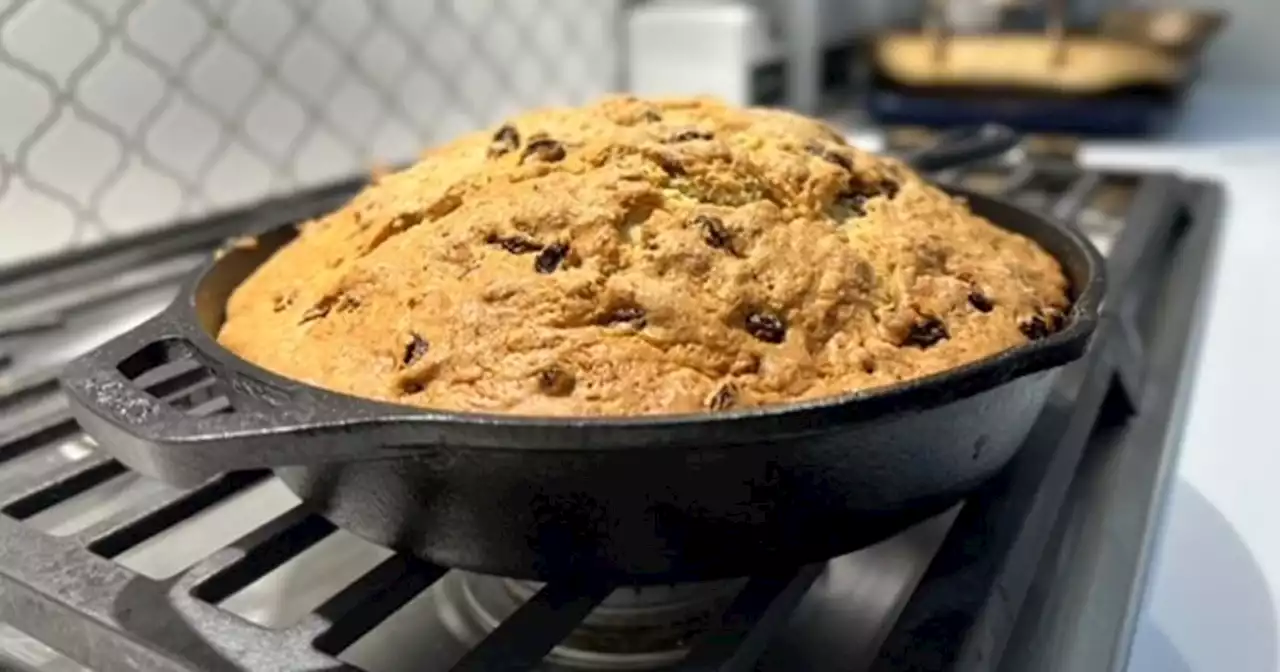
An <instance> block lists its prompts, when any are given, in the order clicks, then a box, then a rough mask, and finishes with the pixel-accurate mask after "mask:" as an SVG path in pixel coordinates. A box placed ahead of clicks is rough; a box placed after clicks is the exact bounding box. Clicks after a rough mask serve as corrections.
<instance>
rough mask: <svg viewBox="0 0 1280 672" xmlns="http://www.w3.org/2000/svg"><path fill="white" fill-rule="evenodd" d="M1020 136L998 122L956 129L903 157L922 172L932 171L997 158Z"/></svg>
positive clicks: (1013, 146) (1016, 142) (1015, 143)
mask: <svg viewBox="0 0 1280 672" xmlns="http://www.w3.org/2000/svg"><path fill="white" fill-rule="evenodd" d="M1021 141H1022V137H1021V136H1020V135H1018V133H1017V132H1016V131H1014V130H1013V129H1011V128H1009V127H1007V126H1001V125H1000V124H983V125H981V126H977V127H964V128H956V129H952V130H950V131H947V132H946V133H943V134H942V135H940V136H939V137H938V140H937V141H936V142H935V143H934V144H933V145H932V146H930V147H926V148H925V149H921V150H916V151H914V152H910V153H907V154H905V155H903V156H902V160H903V161H905V162H907V163H908V164H910V165H911V167H912V168H915V169H916V170H918V171H920V172H922V173H935V172H938V171H941V170H947V169H949V168H958V167H960V166H964V165H967V164H970V163H976V162H979V161H985V160H988V159H993V158H996V157H998V156H1000V155H1002V154H1004V153H1006V152H1008V151H1010V150H1012V149H1013V148H1015V147H1017V146H1018V143H1020V142H1021Z"/></svg>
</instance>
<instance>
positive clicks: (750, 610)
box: [0, 152, 1221, 672]
mask: <svg viewBox="0 0 1280 672" xmlns="http://www.w3.org/2000/svg"><path fill="white" fill-rule="evenodd" d="M940 179H944V180H953V181H957V182H962V183H965V184H967V185H969V186H971V187H974V188H977V189H980V190H985V191H991V192H999V193H1003V194H1004V195H1005V196H1006V197H1008V198H1010V199H1012V200H1015V201H1018V202H1021V203H1023V204H1025V205H1027V206H1028V207H1033V208H1040V209H1045V210H1047V211H1049V212H1052V213H1055V214H1056V215H1058V216H1060V217H1062V218H1063V219H1064V221H1070V222H1072V224H1071V225H1075V226H1080V227H1081V228H1082V229H1084V230H1085V231H1086V232H1087V233H1088V234H1089V235H1090V237H1091V239H1092V240H1094V242H1095V244H1096V245H1098V247H1099V248H1100V249H1101V250H1103V251H1104V253H1106V254H1107V255H1108V266H1109V269H1108V270H1109V276H1110V287H1111V290H1110V293H1109V294H1108V299H1107V305H1106V307H1105V313H1106V315H1105V319H1104V321H1103V324H1102V325H1101V326H1100V328H1099V333H1098V336H1097V338H1096V339H1095V341H1094V345H1093V347H1092V349H1091V351H1090V353H1089V354H1088V355H1087V356H1086V357H1085V358H1084V359H1083V360H1081V361H1079V362H1077V363H1075V364H1072V365H1071V366H1068V367H1066V368H1064V369H1063V370H1062V371H1061V372H1060V373H1059V374H1058V378H1057V382H1056V387H1055V390H1054V393H1053V395H1052V397H1051V399H1050V401H1049V403H1048V405H1047V406H1046V408H1045V410H1044V412H1043V413H1042V415H1041V416H1040V418H1039V419H1038V421H1037V424H1036V425H1035V427H1034V429H1033V430H1032V433H1031V436H1030V438H1029V439H1028V441H1027V444H1026V445H1025V446H1024V447H1023V449H1022V450H1021V452H1020V454H1019V455H1018V457H1016V458H1015V459H1014V461H1013V462H1012V463H1011V464H1010V465H1009V467H1008V468H1007V469H1006V470H1005V471H1004V472H1003V473H1002V474H1001V475H1000V476H999V477H998V478H996V479H995V480H994V481H992V482H991V483H990V484H989V485H988V486H986V488H985V489H984V490H983V491H982V492H981V493H980V494H978V495H977V496H975V497H973V498H970V499H969V500H967V501H966V502H965V503H964V504H963V505H961V506H959V507H957V509H955V510H952V511H949V512H947V513H946V514H944V515H942V516H939V517H938V518H935V519H933V520H930V521H927V522H925V523H923V524H921V525H920V526H918V527H916V528H914V529H912V530H909V531H908V532H906V533H904V534H903V535H900V536H899V537H895V538H893V539H890V540H888V541H886V542H884V543H882V544H880V545H878V546H875V547H872V548H870V549H866V550H864V551H861V552H858V553H854V554H851V555H847V556H842V557H839V558H835V559H832V560H831V561H829V562H827V563H825V564H821V565H816V566H809V567H800V568H796V569H795V570H793V571H791V572H782V573H780V574H772V575H763V576H754V577H747V578H743V579H739V580H735V581H726V582H716V583H712V584H703V585H678V586H669V587H646V588H643V589H631V588H624V589H619V590H618V591H616V592H615V593H614V594H612V595H610V596H609V597H607V598H606V599H605V600H604V602H603V603H601V604H600V606H599V607H595V608H594V609H593V608H592V605H594V604H596V602H597V601H598V596H592V595H589V594H586V592H589V591H586V592H584V591H583V590H582V589H581V588H579V587H575V586H573V585H568V584H552V585H548V586H545V587H544V586H537V585H532V584H528V583H522V582H516V581H509V580H506V579H501V578H498V577H483V576H478V575H473V574H467V573H464V572H458V571H446V570H444V569H443V568H439V567H435V566H432V565H430V564H428V563H425V562H422V561H419V560H414V559H410V558H407V557H404V556H401V555H397V554H395V553H393V552H391V551H389V550H387V549H383V548H380V547H376V546H374V545H372V544H369V543H367V542H364V541H363V540H360V539H358V538H356V537H354V536H353V535H350V534H348V533H346V532H344V531H342V530H336V529H334V528H333V526H332V525H330V524H329V523H327V522H325V521H323V520H321V519H319V518H317V517H315V516H313V515H310V514H309V513H308V512H307V511H305V510H303V509H302V508H300V507H299V506H298V505H297V500H296V498H294V497H293V496H292V495H291V494H290V493H288V492H287V490H285V489H284V488H283V486H282V485H280V484H279V483H278V482H277V481H276V480H275V479H274V478H272V477H271V476H270V475H269V474H265V473H236V474H228V475H225V476H223V477H220V478H218V479H215V480H214V481H212V482H210V483H207V484H205V485H203V486H201V487H198V488H194V489H189V490H179V489H177V488H174V487H171V486H168V485H166V484H162V483H158V482H155V481H151V480H149V479H146V478H144V477H141V476H139V475H136V474H133V473H131V472H128V471H127V470H126V469H125V468H124V467H122V466H121V465H120V464H118V463H117V462H115V461H114V460H112V459H110V458H109V457H107V456H105V455H104V454H103V453H102V452H100V451H98V450H97V448H96V447H95V446H94V444H93V442H92V440H91V439H88V438H87V437H85V436H84V434H83V433H82V432H81V431H80V429H79V427H78V426H77V425H76V423H75V421H74V420H73V419H71V417H70V415H69V414H68V412H67V407H66V403H65V401H64V400H63V399H62V397H61V394H60V392H59V391H58V388H57V384H56V380H55V378H54V376H55V375H56V373H57V369H58V366H59V364H60V363H61V362H64V361H66V359H67V358H69V357H70V356H72V355H74V354H76V353H78V352H80V351H82V350H84V349H86V348H88V347H91V346H92V345H93V344H94V343H96V342H99V341H101V340H104V339H105V338H107V337H109V336H110V335H112V334H113V333H116V332H118V331H120V330H122V329H124V328H127V327H128V326H129V325H131V324H133V323H136V322H137V321H139V320H141V319H142V318H143V317H145V316H146V315H147V314H149V313H150V312H153V311H155V310H157V309H158V308H160V307H161V306H162V305H163V303H164V302H165V301H167V300H168V298H170V297H171V296H172V295H173V293H174V292H175V290H176V286H175V282H176V280H177V278H179V277H181V276H182V275H183V274H184V273H186V272H188V271H189V270H190V269H192V268H193V267H194V266H195V265H196V264H198V263H200V261H201V260H202V259H203V258H205V257H206V256H207V255H208V254H209V253H210V251H212V250H213V249H214V248H215V247H217V246H218V245H219V244H220V243H221V242H222V241H223V240H225V239H226V238H229V237H231V236H233V235H235V234H236V233H237V232H238V231H241V230H243V229H246V228H249V227H251V226H254V225H258V224H262V223H263V222H265V221H271V222H284V221H296V220H299V219H303V218H307V217H310V216H314V215H317V214H320V213H323V212H325V211H327V210H329V209H331V208H332V207H333V206H334V205H335V204H336V203H338V202H339V201H341V200H343V199H345V198H346V197H348V196H349V195H350V194H351V193H352V192H353V190H354V189H356V188H358V186H359V185H358V184H357V183H354V182H353V183H348V184H341V185H336V186H334V187H331V188H328V189H325V190H321V191H317V192H312V193H306V194H300V195H297V196H294V197H291V198H288V199H283V200H280V201H276V202H272V203H268V204H265V205H262V206H259V207H256V208H253V209H252V210H247V211H244V212H238V213H231V214H228V215H224V216H220V217H217V218H215V219H211V220H205V221H201V222H193V223H191V224H189V225H185V226H182V227H178V228H175V229H171V230H167V231H163V232H158V233H154V234H150V235H148V236H147V237H146V238H144V239H135V240H132V241H125V242H120V243H113V244H111V245H110V246H109V247H104V248H98V249H93V250H85V251H83V252H77V253H74V254H71V255H67V256H64V257H62V258H58V259H51V260H47V261H43V262H38V263H34V264H29V265H27V266H24V267H20V268H15V269H10V270H0V622H4V623H9V624H11V625H12V626H14V627H16V628H17V629H18V630H21V631H22V632H24V633H26V634H27V635H29V636H31V637H33V638H35V639H36V640H39V641H41V642H43V643H45V644H47V645H48V647H50V648H51V649H53V650H56V651H59V652H61V653H62V654H65V655H66V656H67V657H69V658H71V659H74V660H76V661H79V662H80V663H83V664H85V665H87V666H88V667H90V668H92V669H95V670H101V671H103V672H107V671H113V670H137V669H145V670H272V671H274V670H320V669H325V670H328V669H356V670H366V671H367V672H390V671H391V670H426V671H428V672H431V671H434V670H450V669H453V670H457V669H466V670H472V669H476V670H480V669H484V670H488V669H495V666H497V667H500V668H501V669H530V668H532V667H535V666H538V665H541V666H543V667H545V668H547V669H650V668H656V669H698V670H704V669H716V670H750V669H762V670H871V671H874V672H889V671H902V670H913V671H914V670H940V671H941V670H946V671H952V672H959V671H976V670H996V669H1035V668H1034V667H1026V665H1030V664H1031V663H1028V662H1027V661H1030V660H1034V659H1035V655H1034V654H1033V653H1029V651H1032V650H1033V649H1034V648H1035V647H1036V646H1037V645H1038V642H1039V641H1040V639H1043V638H1044V637H1045V633H1046V632H1049V631H1053V630H1054V628H1058V630H1061V629H1062V628H1069V627H1071V625H1072V624H1071V623H1070V622H1069V620H1068V619H1069V617H1070V614H1073V613H1089V614H1091V618H1093V619H1094V623H1093V624H1094V625H1095V626H1097V625H1098V624H1099V623H1102V622H1107V623H1109V622H1110V621H1109V620H1107V619H1112V620H1114V622H1115V626H1114V627H1112V628H1110V629H1109V631H1111V632H1114V634H1115V637H1114V638H1113V639H1114V641H1110V642H1109V643H1108V644H1107V645H1108V646H1110V647H1111V648H1112V649H1114V651H1113V652H1112V654H1111V660H1112V661H1113V663H1111V664H1114V660H1115V659H1116V658H1117V657H1118V656H1122V655H1123V650H1124V649H1125V647H1126V646H1127V641H1128V629H1129V628H1130V627H1131V624H1132V623H1131V622H1132V612H1133V609H1134V608H1135V605H1136V604H1137V603H1138V601H1139V600H1140V596H1141V584H1142V578H1143V576H1144V572H1145V561H1144V558H1145V557H1146V552H1145V550H1146V549H1147V548H1148V547H1149V543H1150V536H1151V533H1152V530H1153V529H1154V526H1155V524H1154V522H1153V521H1150V520H1148V521H1147V522H1146V523H1145V524H1144V525H1143V526H1142V527H1141V528H1140V529H1139V528H1135V530H1134V538H1133V539H1132V540H1131V541H1132V546H1133V553H1131V554H1129V555H1126V556H1124V557H1125V558H1128V560H1126V562H1121V563H1119V564H1118V565H1117V564H1116V563H1112V566H1113V567H1115V566H1123V567H1124V568H1125V571H1124V572H1115V571H1113V574H1117V575H1118V577H1119V578H1114V577H1113V580H1114V581H1115V582H1116V585H1115V586H1113V588H1114V589H1115V590H1119V591H1124V592H1125V593H1126V594H1127V595H1128V598H1127V599H1124V600H1114V599H1113V600H1112V601H1111V602H1112V603H1119V604H1121V605H1122V607H1123V608H1122V609H1119V610H1117V609H1112V610H1111V611H1109V612H1107V613H1106V614H1103V615H1102V616H1098V612H1097V611H1096V610H1094V611H1089V610H1088V606H1089V604H1090V603H1089V602H1088V599H1089V598H1088V597H1087V596H1081V595H1080V594H1079V593H1078V592H1076V593H1072V592H1071V590H1070V586H1064V585H1063V583H1062V582H1061V581H1055V580H1054V577H1055V576H1059V577H1060V576H1067V575H1071V572H1070V571H1069V569H1070V568H1069V567H1068V564H1069V563H1070V562H1072V560H1071V559H1072V558H1073V557H1075V555H1078V554H1079V553H1080V552H1083V551H1081V549H1083V548H1085V546H1087V544H1085V542H1084V541H1081V540H1082V539H1085V540H1087V534H1085V536H1081V535H1082V534H1084V533H1082V532H1081V531H1080V530H1079V529H1077V528H1078V527H1079V525H1078V524H1076V523H1075V522H1073V521H1075V519H1076V518H1077V517H1078V515H1079V512H1080V511H1082V510H1085V509H1084V508H1082V507H1087V506H1088V505H1089V502H1090V501H1091V500H1089V499H1088V497H1087V496H1086V494H1082V493H1084V491H1087V488H1084V487H1083V486H1082V483H1083V482H1084V481H1085V480H1088V479H1092V478H1094V476H1093V475H1091V474H1093V473H1094V472H1096V471H1097V468H1096V467H1095V466H1091V465H1094V464H1095V463H1097V462H1099V460H1105V459H1108V458H1107V456H1108V455H1112V454H1120V453H1123V454H1124V455H1127V456H1128V459H1138V458H1139V457H1141V458H1142V459H1144V460H1146V459H1150V460H1151V464H1152V465H1156V464H1160V463H1162V462H1166V461H1167V460H1163V458H1162V455H1164V451H1167V450H1169V449H1170V448H1169V445H1170V444H1171V440H1170V437H1174V436H1176V434H1177V431H1178V429H1179V424H1180V422H1181V419H1180V417H1179V416H1178V400H1179V398H1180V397H1179V395H1180V394H1182V393H1183V392H1185V387H1186V384H1185V383H1186V376H1185V375H1184V373H1183V372H1184V369H1185V364H1186V361H1187V358H1188V356H1189V354H1188V353H1189V352H1190V351H1191V350H1192V348H1193V347H1194V345H1195V340H1196V339H1195V333H1196V329H1195V327H1196V324H1197V319H1198V312H1199V297H1200V294H1201V288H1202V287H1203V285H1204V284H1205V278H1206V277H1207V273H1208V272H1209V260H1210V259H1211V256H1212V250H1213V247H1214V241H1215V240H1216V235H1217V228H1218V208H1219V205H1220V200H1221V195H1220V191H1219V190H1218V189H1217V188H1216V187H1214V186H1212V185H1207V184H1202V183H1195V182H1188V181H1184V180H1182V179H1179V178H1177V177H1175V176H1173V175H1167V174H1132V173H1120V172H1108V171H1086V170H1081V169H1080V168H1079V167H1077V166H1075V165H1074V164H1073V163H1072V161H1071V157H1070V155H1069V152H1068V153H1067V154H1065V155H1062V154H1061V153H1060V152H1059V153H1058V154H1055V155H1054V156H1051V157H1045V156H1037V158H1035V159H1034V160H1028V159H1027V158H1026V157H1023V159H1022V160H1019V161H1012V162H1010V161H1005V162H1000V163H997V164H991V165H987V166H981V167H978V168H975V169H972V170H967V171H956V172H953V173H949V174H944V175H941V176H940ZM1144 464H1145V462H1144ZM1155 470H1156V467H1155V466H1152V467H1151V468H1150V469H1148V470H1147V471H1148V472H1149V474H1148V475H1149V476H1150V477H1149V478H1145V480H1144V481H1143V483H1144V485H1143V486H1142V487H1143V488H1144V490H1142V491H1141V492H1139V493H1138V495H1140V497H1139V501H1141V502H1145V505H1146V506H1152V507H1155V506H1157V505H1158V501H1157V500H1158V498H1159V496H1160V491H1161V488H1160V482H1161V481H1160V478H1159V474H1158V473H1156V471H1155ZM1095 499H1096V498H1095ZM1073 526H1074V527H1073ZM1086 532H1087V531H1086ZM1126 548H1127V547H1126ZM1130 555H1131V556H1132V557H1130ZM1064 600H1066V602H1064ZM1064 604H1070V605H1076V606H1079V605H1084V607H1082V608H1084V609H1085V611H1083V612H1082V611H1080V610H1079V609H1076V610H1074V611H1073V610H1072V609H1067V608H1066V607H1064ZM1064 614H1065V616H1064ZM1077 629H1078V628H1077ZM1095 629H1096V627H1095ZM9 632H10V633H12V631H9ZM6 637H10V638H12V635H11V634H10V635H6V634H5V630H4V629H0V666H3V665H4V664H12V665H15V666H17V665H20V666H24V667H28V668H30V669H66V668H56V667H52V665H55V664H63V663H51V662H47V661H49V660H55V659H56V658H57V657H56V656H54V655H53V654H51V653H49V652H47V651H45V652H42V653H34V652H33V651H34V649H28V650H27V651H26V653H22V654H19V653H15V651H16V649H13V648H12V647H10V651H9V652H8V653H6V652H5V647H6V641H9V640H6ZM1037 638H1040V639H1037ZM42 657H43V658H42ZM544 657H545V659H544ZM42 660H43V661H45V662H41V661H42ZM539 661H542V662H539ZM628 665H629V667H628ZM642 665H649V666H650V667H649V668H646V667H642ZM42 666H43V667H42ZM1018 666H1022V667H1018ZM1089 669H1103V668H1098V667H1091V668H1089Z"/></svg>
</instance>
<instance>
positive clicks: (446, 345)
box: [219, 97, 1069, 416]
mask: <svg viewBox="0 0 1280 672" xmlns="http://www.w3.org/2000/svg"><path fill="white" fill-rule="evenodd" d="M1068 305H1069V299H1068V282H1067V280H1066V278H1065V277H1064V276H1063V273H1062V270H1061V268H1060V267H1059V265H1058V263H1057V262H1056V261H1055V260H1054V258H1053V257H1052V256H1050V255H1049V254H1048V253H1046V252H1045V251H1044V250H1042V249H1040V248H1039V247H1038V246H1037V245H1036V244H1035V243H1033V242H1032V241H1030V240H1029V239H1027V238H1025V237H1022V236H1020V235H1017V234H1014V233H1011V232H1008V231H1004V230H1002V229H1000V228H998V227H996V226H994V225H992V224H991V223H989V222H987V221H986V220H984V219H982V218H980V217H978V216H976V215H973V214H971V213H970V212H969V210H968V209H967V207H966V206H965V204H964V203H963V202H961V201H959V200H957V199H954V198H952V197H950V196H949V195H947V194H945V193H944V192H942V191H941V190H939V189H937V188H935V187H933V186H931V185H930V184H928V183H926V182H925V181H923V180H922V179H921V178H920V177H919V176H917V175H916V174H914V173H913V172H912V171H911V170H910V169H908V168H907V167H906V166H905V165H904V164H902V163H901V162H899V161H896V160H893V159H888V158H882V157H878V156H875V155H873V154H870V153H867V152H864V151H861V150H858V149H854V148H852V147H850V146H848V145H847V144H846V143H845V142H844V140H843V139H842V138H841V136H840V135H839V134H837V133H835V132H834V131H832V130H831V129H830V128H828V127H826V126H824V125H823V124H821V123H819V122H817V121H814V120H811V119H808V118H805V117H802V116H799V115H796V114H792V113H789V112H783V111H777V110H764V109H737V108H731V107H727V106H725V105H723V104H720V103H718V102H716V101H712V100H705V99H693V100H661V101H646V100H638V99H635V98H630V97H625V98H624V97H618V98H610V99H607V100H604V101H601V102H599V103H596V104H594V105H591V106H588V107H583V108H577V109H548V110H541V111H535V112H530V113H528V114H525V115H522V116H519V117H516V118H513V119H510V120H508V121H507V122H506V123H504V124H502V125H500V126H498V127H496V128H489V129H487V130H484V131H482V132H478V133H475V134H471V135H467V136H465V137H462V138H460V139H458V140H456V141H454V142H452V143H449V144H447V145H445V146H443V147H440V148H437V149H433V150H430V151H428V152H426V153H425V154H424V155H423V156H422V160H421V161H419V162H418V163H417V164H416V165H414V166H412V167H410V168H408V169H406V170H403V171H400V172H396V173H392V174H386V175H382V176H379V177H377V178H376V179H375V180H374V182H373V183H372V184H371V185H370V186H368V187H367V188H365V189H364V190H363V191H362V192H361V193H360V194H359V195H357V196H356V197H355V198H354V199H352V200H351V202H350V203H348V204H347V205H346V206H344V207H343V208H342V209H340V210H338V211H337V212H334V213H332V214H330V215H328V216H325V217H322V218H320V219H317V220H315V221H311V222H308V223H306V224H304V225H302V227H301V232H300V234H299V236H298V237H297V239H295V240H294V241H293V242H291V243H290V244H288V245H287V246H285V247H284V248H282V249H281V250H279V251H278V252H277V253H276V254H274V255H273V256H272V257H271V259H270V260H268V261H267V262H266V263H265V264H263V265H262V266H261V267H260V268H259V269H257V270H256V272H254V273H253V275H252V276H250V277H249V278H248V279H247V280H246V281H245V282H244V283H243V284H242V285H241V286H240V287H239V288H237V289H236V291H235V292H234V293H233V294H232V296H231V298H230V300H229V302H228V305H227V317H226V322H225V324H224V325H223V327H222V330H221V332H220V334H219V340H220V341H221V343H222V344H223V345H224V346H225V347H227V348H228V349H230V350H231V351H232V352H235V353H236V354H238V355H240V356H241V357H243V358H245V359H247V360H249V361H251V362H254V363H256V364H258V365H260V366H262V367H264V368H266V369H269V370H271V371H274V372H276V373H279V374H281V375H283V376H286V377H289V378H294V379H297V380H301V381H305V382H307V383H311V384H313V385H317V386H320V387H324V388H328V389H331V390H336V391H339V392H344V393H348V394H352V395H356V396H361V397H368V398H373V399H380V400H385V401H391V402H397V403H402V404H410V405H414V406H422V407H427V408H436V409H450V410H465V411H480V412H496V413H512V414H521V415H547V416H573V415H638V414H653V413H685V412H700V411H708V410H711V411H716V410H723V409H730V408H738V407H745V406H756V405H762V404H774V403H780V402H787V401H795V400H799V399H808V398H814V397H823V396H829V395H836V394H841V393H846V392H850V391H853V390H859V389H864V388H870V387H876V386H883V385H887V384H891V383H895V382H898V381H904V380H908V379H912V378H916V377H919V376H924V375H927V374H931V373H935V372H939V371H943V370H946V369H950V368H953V367H956V366H959V365H962V364H965V363H968V362H971V361H974V360H977V359H980V358H982V357H986V356H988V355H992V354H995V353H997V352H1000V351H1002V350H1005V349H1007V348H1011V347H1014V346H1017V345H1020V344H1023V343H1026V342H1027V341H1028V340H1030V339H1036V338H1042V337H1044V336H1045V335H1047V334H1049V333H1050V332H1052V331H1053V330H1054V329H1056V328H1058V326H1059V325H1060V323H1061V315H1062V314H1063V311H1065V310H1066V308H1067V307H1068Z"/></svg>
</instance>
